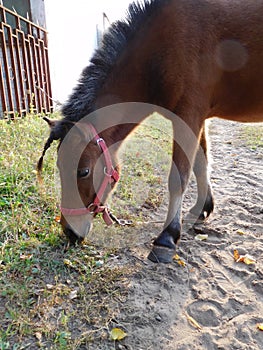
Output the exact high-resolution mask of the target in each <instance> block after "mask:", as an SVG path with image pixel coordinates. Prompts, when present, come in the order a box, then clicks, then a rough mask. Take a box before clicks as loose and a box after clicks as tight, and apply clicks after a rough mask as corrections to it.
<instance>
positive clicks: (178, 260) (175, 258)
mask: <svg viewBox="0 0 263 350" xmlns="http://www.w3.org/2000/svg"><path fill="white" fill-rule="evenodd" d="M173 259H174V260H175V261H176V262H177V264H178V265H180V266H183V267H185V266H186V263H185V262H184V261H183V260H182V259H181V258H180V256H179V255H178V254H175V256H174V257H173Z"/></svg>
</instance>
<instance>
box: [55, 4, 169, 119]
mask: <svg viewBox="0 0 263 350" xmlns="http://www.w3.org/2000/svg"><path fill="white" fill-rule="evenodd" d="M164 2H165V0H145V1H144V3H140V2H134V3H132V4H130V5H129V8H128V12H127V17H126V19H125V20H123V21H117V22H115V23H113V24H112V25H111V27H110V28H109V30H108V32H107V33H106V34H105V35H104V36H103V40H102V45H101V47H100V48H99V49H98V50H96V52H95V53H94V55H93V57H92V58H91V60H90V65H89V66H88V67H86V68H85V69H84V70H83V72H82V75H81V77H80V79H79V83H78V85H77V86H76V87H75V89H74V90H73V93H72V95H71V96H70V97H69V99H68V101H67V102H66V103H65V104H64V105H63V107H62V113H63V115H64V117H65V118H64V119H66V120H68V121H73V122H76V121H78V120H80V119H81V118H83V117H84V116H86V115H87V114H89V113H90V112H92V108H93V104H94V100H95V98H96V95H97V92H98V90H99V89H100V88H101V87H102V86H103V84H104V82H105V79H106V78H107V76H108V75H109V73H110V72H111V70H112V68H113V66H114V64H115V62H116V59H117V58H118V57H119V55H120V54H121V52H122V51H123V50H124V49H125V47H126V46H127V44H128V42H129V40H130V39H131V38H133V36H134V35H135V33H136V31H137V30H138V28H139V27H140V26H141V25H142V24H143V23H144V21H145V20H146V19H147V18H149V16H151V15H152V14H153V13H155V12H156V11H157V10H158V9H159V7H160V6H161V5H162V4H163V3H164Z"/></svg>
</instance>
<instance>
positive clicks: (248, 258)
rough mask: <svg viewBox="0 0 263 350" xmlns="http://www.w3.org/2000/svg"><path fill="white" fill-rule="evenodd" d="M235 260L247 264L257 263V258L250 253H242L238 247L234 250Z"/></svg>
mask: <svg viewBox="0 0 263 350" xmlns="http://www.w3.org/2000/svg"><path fill="white" fill-rule="evenodd" d="M234 260H235V261H236V262H237V263H244V264H246V265H251V264H255V263H256V260H255V259H254V258H253V256H251V255H249V254H245V255H240V254H239V252H238V250H237V249H235V250H234Z"/></svg>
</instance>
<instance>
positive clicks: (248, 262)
mask: <svg viewBox="0 0 263 350" xmlns="http://www.w3.org/2000/svg"><path fill="white" fill-rule="evenodd" d="M243 262H244V263H245V264H246V265H251V264H255V263H256V261H255V259H254V258H253V257H252V256H250V255H248V254H246V255H244V257H243Z"/></svg>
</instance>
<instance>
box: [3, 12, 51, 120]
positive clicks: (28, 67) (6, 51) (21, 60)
mask: <svg viewBox="0 0 263 350" xmlns="http://www.w3.org/2000/svg"><path fill="white" fill-rule="evenodd" d="M7 14H8V15H11V16H12V17H13V18H14V19H15V24H16V28H12V26H11V25H10V24H8V18H7V17H9V16H7ZM0 20H1V24H0V43H1V47H0V55H1V58H2V59H1V66H0V79H1V81H0V88H1V103H2V105H1V106H0V107H2V108H0V118H1V117H2V116H3V114H4V115H7V116H11V117H14V116H15V115H16V114H17V113H18V114H19V115H23V114H25V113H26V112H29V111H30V112H31V111H32V110H33V111H35V112H37V113H51V112H52V110H53V106H52V92H51V82H50V72H49V62H48V47H47V31H46V29H44V28H42V27H40V26H39V25H37V24H34V23H32V22H31V21H29V20H28V19H26V18H23V17H22V16H20V15H18V14H17V13H16V12H13V11H11V10H9V9H7V8H5V7H4V6H3V5H0ZM1 109H2V110H1Z"/></svg>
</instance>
